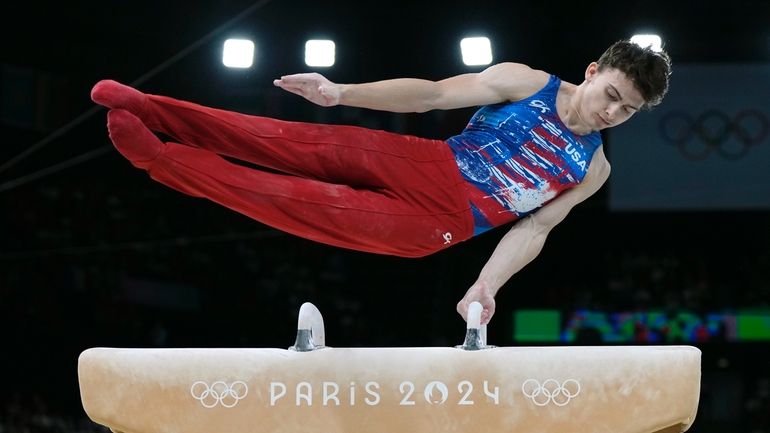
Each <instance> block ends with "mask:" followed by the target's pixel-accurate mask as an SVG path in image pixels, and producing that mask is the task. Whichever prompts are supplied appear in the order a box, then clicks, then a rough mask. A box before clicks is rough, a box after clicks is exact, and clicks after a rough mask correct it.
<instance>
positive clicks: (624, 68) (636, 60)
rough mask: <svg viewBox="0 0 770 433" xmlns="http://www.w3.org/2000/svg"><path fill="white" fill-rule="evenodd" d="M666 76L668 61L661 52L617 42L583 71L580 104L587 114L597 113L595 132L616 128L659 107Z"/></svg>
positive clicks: (629, 43) (664, 92) (623, 41)
mask: <svg viewBox="0 0 770 433" xmlns="http://www.w3.org/2000/svg"><path fill="white" fill-rule="evenodd" d="M670 75H671V59H670V57H669V55H668V53H666V52H665V51H654V50H653V49H652V48H651V47H649V46H647V47H642V46H640V45H638V44H636V43H633V42H630V41H627V40H621V41H617V42H615V43H614V44H612V45H611V46H610V47H609V48H607V50H606V51H605V52H604V53H603V54H602V55H601V56H600V57H599V60H597V61H596V62H592V63H591V64H590V65H588V67H587V68H586V72H585V82H584V83H583V84H584V85H585V87H586V88H585V92H584V93H585V94H584V96H583V100H584V101H583V102H584V104H589V107H587V108H588V111H589V112H592V113H593V112H598V113H599V119H597V120H598V125H599V127H600V128H599V129H604V128H609V127H612V126H616V125H619V124H620V123H623V122H625V121H626V120H628V119H629V118H630V117H631V116H632V115H634V114H635V113H637V112H638V111H640V110H649V109H651V108H652V107H654V106H656V105H658V104H660V102H661V101H662V100H663V97H664V96H665V95H666V92H668V81H669V76H670Z"/></svg>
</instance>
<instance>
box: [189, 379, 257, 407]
mask: <svg viewBox="0 0 770 433" xmlns="http://www.w3.org/2000/svg"><path fill="white" fill-rule="evenodd" d="M248 393H249V387H248V386H247V385H246V383H244V382H242V381H240V380H238V381H235V382H233V383H231V384H229V385H228V384H227V383H225V382H222V381H221V380H220V381H217V382H214V383H212V384H211V386H209V384H207V383H206V382H200V381H198V382H195V383H193V384H192V386H191V387H190V394H191V395H192V396H193V398H194V399H196V400H198V401H200V402H201V404H202V405H203V407H205V408H207V409H211V408H212V407H215V406H216V405H218V404H221V405H222V406H223V407H226V408H228V409H229V408H231V407H234V406H235V405H236V404H238V402H239V401H241V400H242V399H243V398H245V397H246V395H247V394H248Z"/></svg>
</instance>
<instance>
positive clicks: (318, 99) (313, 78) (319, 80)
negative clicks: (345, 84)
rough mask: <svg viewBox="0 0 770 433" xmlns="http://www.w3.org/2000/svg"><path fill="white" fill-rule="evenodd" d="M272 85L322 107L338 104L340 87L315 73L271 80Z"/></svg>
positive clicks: (285, 76)
mask: <svg viewBox="0 0 770 433" xmlns="http://www.w3.org/2000/svg"><path fill="white" fill-rule="evenodd" d="M273 84H274V85H276V86H277V87H280V88H282V89H283V90H286V91H287V92H291V93H294V94H297V95H299V96H302V97H303V98H305V99H307V100H308V101H310V102H312V103H314V104H318V105H320V106H322V107H331V106H334V105H337V104H339V103H340V85H339V84H336V83H332V82H331V81H329V80H328V79H327V78H326V77H324V76H323V75H321V74H319V73H316V72H313V73H309V74H294V75H284V76H283V77H281V78H280V79H278V80H273Z"/></svg>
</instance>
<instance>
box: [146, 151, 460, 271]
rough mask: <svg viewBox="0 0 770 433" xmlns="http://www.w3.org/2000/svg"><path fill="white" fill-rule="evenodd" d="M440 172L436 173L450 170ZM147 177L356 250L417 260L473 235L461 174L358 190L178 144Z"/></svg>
mask: <svg viewBox="0 0 770 433" xmlns="http://www.w3.org/2000/svg"><path fill="white" fill-rule="evenodd" d="M441 167H442V168H441V169H437V170H438V171H441V170H449V169H450V168H451V167H452V166H451V165H449V164H443V165H442V166H441ZM455 170H456V167H455ZM148 171H149V173H150V175H151V177H152V178H153V179H155V180H157V181H159V182H161V183H164V184H166V185H168V186H170V187H172V188H174V189H177V190H179V191H181V192H184V193H186V194H190V195H193V196H197V197H205V198H208V199H210V200H212V201H214V202H216V203H219V204H221V205H224V206H226V207H228V208H230V209H233V210H235V211H237V212H240V213H242V214H245V215H247V216H249V217H251V218H253V219H255V220H257V221H260V222H262V223H265V224H267V225H270V226H273V227H275V228H278V229H281V230H284V231H286V232H289V233H293V234H295V235H298V236H301V237H304V238H307V239H311V240H315V241H318V242H322V243H326V244H329V245H335V246H339V247H344V248H349V249H354V250H359V251H366V252H372V253H379V254H390V255H396V256H402V257H421V256H425V255H428V254H431V253H434V252H436V251H439V250H442V249H444V248H447V247H449V246H451V245H454V244H455V243H457V242H460V241H463V240H466V239H468V238H470V237H471V236H472V233H473V217H472V214H471V211H470V209H469V206H468V202H467V197H466V196H465V195H464V194H461V191H464V188H463V185H462V179H461V177H460V175H459V173H457V174H456V178H452V179H450V180H449V181H444V182H437V183H436V184H427V185H422V187H421V188H407V189H387V190H372V189H357V188H353V187H351V186H347V185H339V184H330V183H325V182H321V181H317V180H312V179H305V178H300V177H297V176H291V175H282V174H275V173H268V172H265V171H260V170H255V169H252V168H247V167H243V166H240V165H236V164H233V163H230V162H228V161H226V160H225V159H223V158H222V157H220V156H219V155H217V154H215V153H214V152H211V151H208V150H204V149H198V148H193V147H189V146H185V145H181V144H177V143H167V145H166V148H165V149H164V151H163V152H162V153H161V154H160V155H159V156H158V157H157V158H156V159H155V160H154V161H153V162H152V163H151V165H150V168H149V170H148ZM450 171H451V170H450Z"/></svg>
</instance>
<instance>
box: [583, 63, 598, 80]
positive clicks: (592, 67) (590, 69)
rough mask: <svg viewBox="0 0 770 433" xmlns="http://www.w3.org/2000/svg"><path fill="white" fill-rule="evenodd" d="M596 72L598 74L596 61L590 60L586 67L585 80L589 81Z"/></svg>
mask: <svg viewBox="0 0 770 433" xmlns="http://www.w3.org/2000/svg"><path fill="white" fill-rule="evenodd" d="M598 74H599V64H598V63H596V62H591V63H589V64H588V66H587V67H586V72H585V80H586V81H591V80H592V79H593V78H594V77H596V76H597V75H598Z"/></svg>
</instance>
